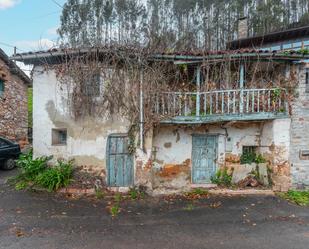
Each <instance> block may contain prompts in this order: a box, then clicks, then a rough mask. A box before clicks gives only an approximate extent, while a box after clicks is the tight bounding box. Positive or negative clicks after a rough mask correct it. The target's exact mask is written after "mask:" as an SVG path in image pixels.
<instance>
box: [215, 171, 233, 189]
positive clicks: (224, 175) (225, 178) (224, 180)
mask: <svg viewBox="0 0 309 249" xmlns="http://www.w3.org/2000/svg"><path fill="white" fill-rule="evenodd" d="M211 182H212V183H214V184H217V185H219V186H223V187H230V186H231V185H232V173H229V172H228V169H227V168H224V169H219V170H218V171H217V173H216V174H215V175H214V176H213V177H212V178H211Z"/></svg>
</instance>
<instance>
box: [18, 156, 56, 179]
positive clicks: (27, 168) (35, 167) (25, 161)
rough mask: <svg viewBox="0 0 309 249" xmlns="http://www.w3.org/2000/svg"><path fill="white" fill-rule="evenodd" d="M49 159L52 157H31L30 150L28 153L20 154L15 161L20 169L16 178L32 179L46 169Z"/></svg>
mask: <svg viewBox="0 0 309 249" xmlns="http://www.w3.org/2000/svg"><path fill="white" fill-rule="evenodd" d="M51 159H52V157H39V158H36V159H33V155H32V151H30V152H29V153H28V154H25V155H21V156H20V157H19V159H18V160H17V161H16V164H17V166H18V167H19V168H20V170H21V172H20V174H19V176H18V178H20V179H23V180H27V181H34V180H35V178H36V177H37V175H38V174H40V173H42V172H44V171H45V170H46V168H47V163H48V161H50V160H51Z"/></svg>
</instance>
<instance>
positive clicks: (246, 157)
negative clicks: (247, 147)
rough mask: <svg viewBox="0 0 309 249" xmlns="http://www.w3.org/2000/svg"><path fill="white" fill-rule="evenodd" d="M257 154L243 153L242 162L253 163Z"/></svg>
mask: <svg viewBox="0 0 309 249" xmlns="http://www.w3.org/2000/svg"><path fill="white" fill-rule="evenodd" d="M255 158H256V154H255V153H254V152H246V153H243V154H242V155H241V157H240V163H241V164H251V163H254V162H255Z"/></svg>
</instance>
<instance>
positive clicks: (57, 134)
mask: <svg viewBox="0 0 309 249" xmlns="http://www.w3.org/2000/svg"><path fill="white" fill-rule="evenodd" d="M66 144H67V129H52V145H66Z"/></svg>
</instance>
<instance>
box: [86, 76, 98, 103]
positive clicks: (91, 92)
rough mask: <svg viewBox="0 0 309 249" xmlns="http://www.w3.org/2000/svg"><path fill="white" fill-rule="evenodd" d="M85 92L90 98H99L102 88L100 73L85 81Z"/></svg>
mask: <svg viewBox="0 0 309 249" xmlns="http://www.w3.org/2000/svg"><path fill="white" fill-rule="evenodd" d="M85 81H86V83H85V87H86V88H85V90H86V94H87V95H88V96H92V97H99V96H100V87H101V76H100V74H99V73H97V74H94V75H92V76H91V77H89V78H88V79H85Z"/></svg>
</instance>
